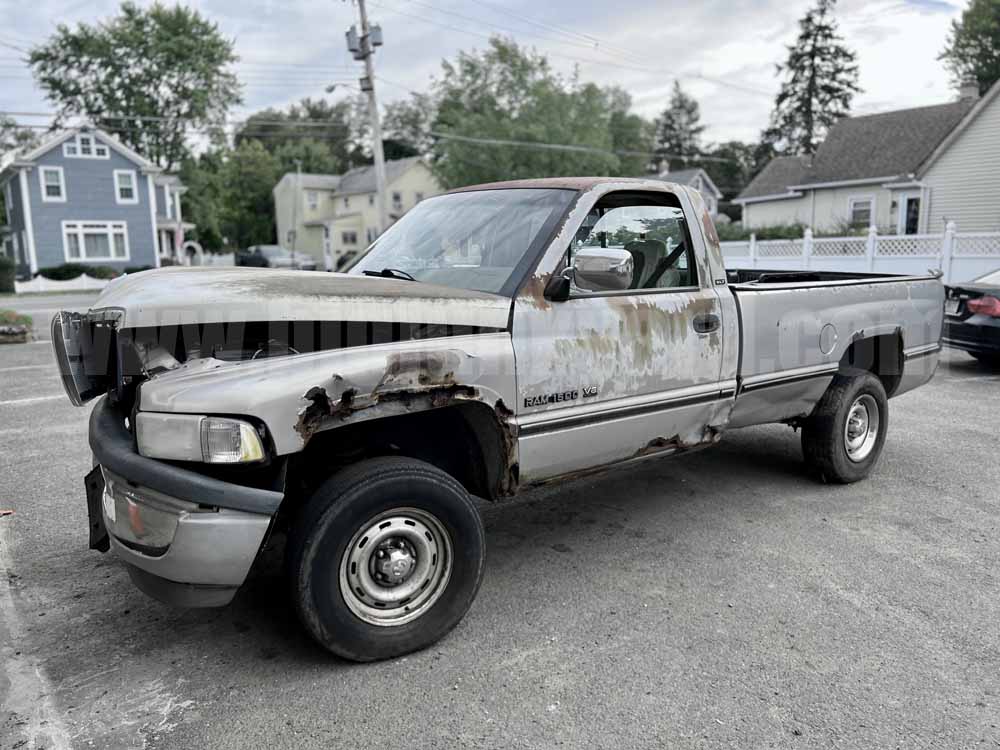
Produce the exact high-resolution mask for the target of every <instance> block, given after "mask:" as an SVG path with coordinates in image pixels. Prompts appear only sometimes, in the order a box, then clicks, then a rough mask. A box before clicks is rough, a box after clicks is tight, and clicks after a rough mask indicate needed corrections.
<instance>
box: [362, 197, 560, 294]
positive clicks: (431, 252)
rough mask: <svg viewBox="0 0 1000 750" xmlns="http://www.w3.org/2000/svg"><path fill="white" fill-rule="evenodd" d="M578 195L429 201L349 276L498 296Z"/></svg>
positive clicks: (390, 231) (400, 223)
mask: <svg viewBox="0 0 1000 750" xmlns="http://www.w3.org/2000/svg"><path fill="white" fill-rule="evenodd" d="M574 195H575V193H574V192H573V191H570V190H550V189H522V188H511V189H501V190H477V191H470V192H468V193H450V194H448V195H440V196H437V197H435V198H429V199H427V200H425V201H421V202H420V203H418V204H417V205H416V206H414V207H413V208H412V209H411V210H410V211H409V212H408V213H407V214H406V215H405V216H404V217H403V218H402V219H400V220H399V221H398V222H396V223H395V224H393V225H392V226H391V227H390V228H389V229H388V230H387V231H386V232H385V234H383V235H382V236H381V237H379V238H378V240H377V241H376V242H375V244H374V245H372V246H371V248H370V249H369V250H368V252H367V254H365V255H364V256H362V258H361V259H360V260H359V261H358V262H357V263H355V264H354V266H353V267H352V268H351V269H350V271H348V273H350V274H355V275H356V274H362V273H364V272H365V271H374V272H380V271H382V270H383V269H387V268H388V269H394V270H395V271H403V272H405V273H407V274H409V275H411V276H412V277H413V278H414V279H416V280H417V281H424V282H427V283H431V284H441V285H443V286H451V287H458V288H460V289H472V290H476V291H481V292H492V293H494V294H498V293H501V292H502V291H503V290H504V287H505V285H506V284H507V282H508V281H509V280H511V279H512V278H513V277H514V275H515V273H520V272H521V271H522V270H523V266H522V261H528V260H530V257H531V255H533V254H534V251H536V250H537V249H538V247H539V245H540V244H541V243H542V242H545V240H546V238H547V235H548V233H549V232H550V231H551V229H552V227H554V226H555V222H556V221H558V219H559V218H560V217H561V216H562V214H563V213H564V212H565V210H566V207H567V206H568V205H569V204H570V202H571V201H572V200H573V197H574ZM529 251H530V254H529Z"/></svg>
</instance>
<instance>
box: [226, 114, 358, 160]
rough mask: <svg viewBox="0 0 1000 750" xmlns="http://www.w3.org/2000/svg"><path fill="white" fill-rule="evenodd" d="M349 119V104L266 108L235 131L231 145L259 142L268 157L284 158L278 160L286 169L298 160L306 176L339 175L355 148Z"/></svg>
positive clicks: (350, 116) (350, 117)
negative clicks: (306, 173)
mask: <svg viewBox="0 0 1000 750" xmlns="http://www.w3.org/2000/svg"><path fill="white" fill-rule="evenodd" d="M353 116H354V113H353V103H352V102H351V101H349V100H342V101H339V102H335V103H334V102H330V101H327V100H326V99H308V98H306V99H303V100H302V101H300V102H298V103H297V104H292V105H291V106H290V107H288V109H287V110H280V109H270V108H269V109H265V110H262V111H260V112H256V113H255V114H253V115H251V116H250V117H248V118H247V119H246V121H245V122H244V123H243V125H242V126H241V127H240V128H239V130H237V131H236V135H235V138H234V141H235V144H236V146H237V147H238V146H239V145H240V144H241V143H242V142H243V141H245V140H248V139H256V140H259V141H260V143H261V145H262V146H263V147H264V148H265V149H267V150H268V151H270V152H271V153H272V154H275V155H278V154H279V153H284V154H286V155H288V156H287V157H286V158H282V162H283V163H284V164H286V165H288V164H292V163H294V159H296V158H299V159H302V161H303V167H302V168H303V170H305V171H308V172H321V173H335V172H340V171H342V170H343V169H344V168H345V167H346V165H347V164H348V162H350V161H351V159H352V156H353V155H354V154H355V152H356V148H357V147H356V144H355V143H354V140H353V131H352V117H353ZM302 144H307V145H302ZM296 152H298V153H296ZM290 160H291V161H290ZM306 162H308V163H309V164H310V166H309V167H306V165H305V163H306Z"/></svg>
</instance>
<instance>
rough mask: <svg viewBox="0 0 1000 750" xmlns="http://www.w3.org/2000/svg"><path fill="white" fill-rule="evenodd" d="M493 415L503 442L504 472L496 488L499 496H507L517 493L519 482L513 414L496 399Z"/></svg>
mask: <svg viewBox="0 0 1000 750" xmlns="http://www.w3.org/2000/svg"><path fill="white" fill-rule="evenodd" d="M493 413H494V414H495V415H496V418H497V424H498V425H499V426H500V437H501V439H502V440H503V449H504V462H503V464H504V465H503V469H504V470H503V471H502V472H501V474H500V486H499V487H498V488H497V492H498V494H500V495H503V496H509V495H513V494H514V493H515V492H517V485H518V482H519V481H520V470H519V466H518V452H517V426H516V425H515V424H514V422H513V417H514V412H513V411H511V409H509V408H508V407H507V404H505V403H504V402H503V399H502V398H501V399H497V402H496V404H495V405H494V406H493Z"/></svg>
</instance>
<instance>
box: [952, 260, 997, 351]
mask: <svg viewBox="0 0 1000 750" xmlns="http://www.w3.org/2000/svg"><path fill="white" fill-rule="evenodd" d="M945 293H946V297H945V301H944V311H945V316H944V344H945V346H950V347H952V348H953V349H962V350H963V351H967V352H968V353H969V354H971V355H972V356H973V357H975V358H976V359H978V360H979V361H980V362H983V363H984V364H988V365H993V366H1000V269H998V270H996V271H991V272H990V273H988V274H986V275H985V276H980V277H979V278H978V279H973V280H972V281H969V282H967V283H964V284H959V285H956V286H949V287H945Z"/></svg>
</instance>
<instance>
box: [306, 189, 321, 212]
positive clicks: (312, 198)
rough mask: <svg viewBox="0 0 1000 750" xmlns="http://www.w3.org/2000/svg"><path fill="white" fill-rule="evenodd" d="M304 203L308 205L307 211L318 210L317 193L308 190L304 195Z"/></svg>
mask: <svg viewBox="0 0 1000 750" xmlns="http://www.w3.org/2000/svg"><path fill="white" fill-rule="evenodd" d="M306 203H308V204H309V210H310V211H315V210H316V209H317V208H319V193H317V192H316V191H315V190H310V191H309V192H307V193H306Z"/></svg>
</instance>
